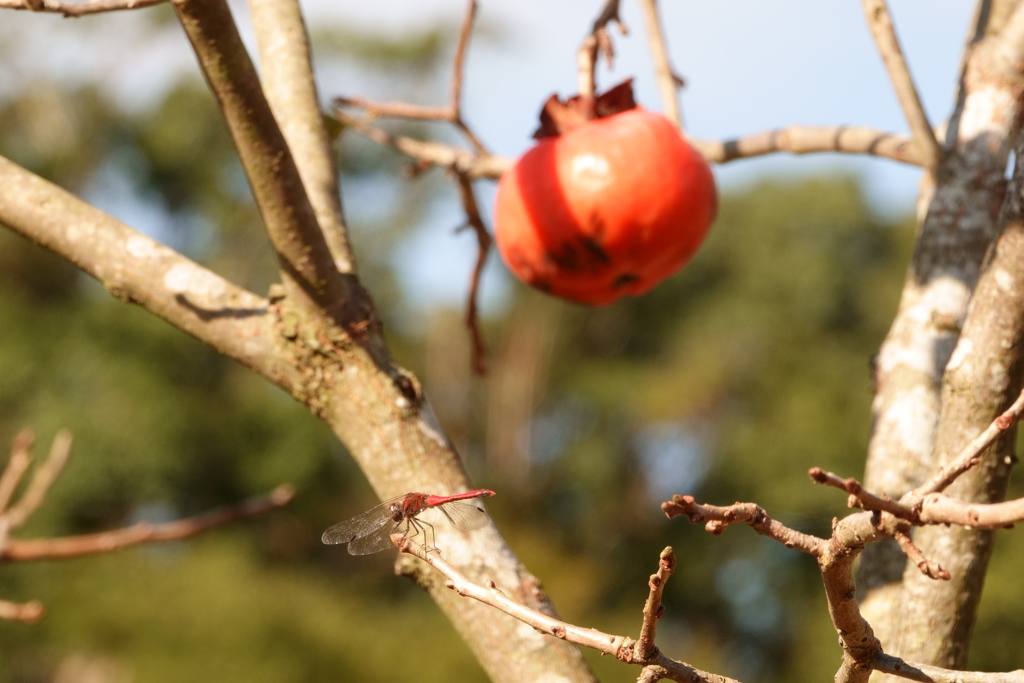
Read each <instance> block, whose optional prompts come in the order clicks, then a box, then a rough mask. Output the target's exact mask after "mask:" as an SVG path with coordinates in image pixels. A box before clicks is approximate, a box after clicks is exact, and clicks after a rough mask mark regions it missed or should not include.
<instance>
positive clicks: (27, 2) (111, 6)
mask: <svg viewBox="0 0 1024 683" xmlns="http://www.w3.org/2000/svg"><path fill="white" fill-rule="evenodd" d="M165 2H168V0H89V2H57V0H0V9H15V10H29V11H31V12H52V13H54V14H63V15H64V16H65V17H81V16H85V15H86V14H99V13H101V12H118V11H121V10H129V9H142V8H144V7H153V6H154V5H162V4H163V3H165Z"/></svg>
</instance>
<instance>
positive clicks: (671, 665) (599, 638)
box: [392, 534, 737, 683]
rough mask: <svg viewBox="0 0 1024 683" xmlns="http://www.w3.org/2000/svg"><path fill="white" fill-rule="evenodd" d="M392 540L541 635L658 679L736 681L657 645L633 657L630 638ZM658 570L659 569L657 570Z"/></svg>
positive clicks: (461, 589)
mask: <svg viewBox="0 0 1024 683" xmlns="http://www.w3.org/2000/svg"><path fill="white" fill-rule="evenodd" d="M392 540H393V541H394V542H395V545H396V546H398V549H399V551H401V552H402V553H405V554H408V555H412V556H414V557H417V558H419V559H420V560H422V561H424V562H426V563H427V564H429V565H430V566H431V567H433V568H434V569H436V570H437V571H438V572H440V573H441V574H443V575H444V576H445V577H446V578H447V579H448V580H447V581H446V582H445V586H446V587H447V588H449V589H451V590H453V591H455V592H456V593H458V594H459V595H460V596H462V597H468V598H473V599H474V600H478V601H479V602H482V603H483V604H485V605H489V606H491V607H494V608H495V609H498V610H500V611H502V612H504V613H505V614H507V615H509V616H511V617H514V618H515V619H518V620H519V621H521V622H523V623H524V624H527V625H529V626H532V627H533V628H534V629H535V630H536V631H539V632H540V633H542V634H544V635H547V636H552V637H554V638H558V639H560V640H565V641H568V642H570V643H575V644H576V645H582V646H584V647H589V648H591V649H594V650H597V651H598V652H601V653H603V654H607V655H612V656H613V657H616V658H617V659H619V660H620V661H623V662H627V663H633V664H639V665H641V666H645V667H646V666H649V665H653V666H654V667H657V668H658V669H660V670H661V671H660V672H659V674H660V675H659V678H669V679H671V680H673V681H684V682H686V683H737V681H734V680H733V679H731V678H727V677H725V676H719V675H717V674H712V673H708V672H706V671H701V670H700V669H695V668H693V667H691V666H690V665H689V664H686V663H684V662H679V661H676V660H674V659H670V658H668V657H666V656H665V655H664V654H662V653H661V652H658V651H657V649H656V648H655V649H654V650H653V651H652V654H651V658H650V659H636V658H635V655H634V645H635V642H634V641H633V640H632V639H631V638H628V637H626V636H617V635H612V634H610V633H602V632H601V631H598V630H596V629H591V628H582V627H580V626H575V625H574V624H570V623H568V622H565V621H561V620H559V619H555V618H554V617H551V616H549V615H547V614H543V613H542V612H538V611H537V610H533V609H530V608H529V607H525V606H523V605H521V604H519V603H517V602H515V601H513V600H511V599H509V597H508V596H506V595H505V594H504V593H503V592H501V591H500V590H498V588H497V587H496V586H495V585H494V582H492V581H488V582H487V586H486V587H484V586H479V585H477V584H475V583H473V582H472V581H470V580H469V579H467V578H466V577H465V576H463V575H462V574H461V573H460V572H459V571H458V570H457V569H455V568H454V567H452V566H451V565H450V564H448V563H447V562H446V561H445V560H443V559H442V558H441V556H440V553H434V552H431V553H428V552H426V551H425V550H424V548H423V546H421V545H420V544H418V543H416V542H415V541H413V540H412V539H409V538H407V537H405V536H403V535H401V534H395V535H394V536H392ZM660 572H661V569H659V573H660ZM666 576H667V574H666Z"/></svg>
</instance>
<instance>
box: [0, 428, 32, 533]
mask: <svg viewBox="0 0 1024 683" xmlns="http://www.w3.org/2000/svg"><path fill="white" fill-rule="evenodd" d="M35 440H36V435H35V433H34V432H33V431H32V430H31V429H23V430H21V431H20V432H18V435H17V436H15V437H14V442H13V443H12V444H11V459H10V460H8V461H7V466H6V467H5V468H4V473H3V475H0V513H2V512H3V511H4V510H6V509H7V504H8V503H10V502H11V497H12V496H13V495H14V491H15V489H17V488H18V484H19V483H21V478H22V476H24V474H25V470H27V469H28V466H29V463H31V462H32V443H33V442H34V441H35Z"/></svg>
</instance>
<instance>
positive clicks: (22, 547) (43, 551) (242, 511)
mask: <svg viewBox="0 0 1024 683" xmlns="http://www.w3.org/2000/svg"><path fill="white" fill-rule="evenodd" d="M294 495H295V490H294V489H293V488H292V487H291V485H289V484H282V485H281V486H278V487H277V488H276V489H274V490H273V491H271V492H270V493H269V494H267V495H263V496H257V497H255V498H250V499H249V500H247V501H245V502H243V503H241V504H239V505H232V506H226V507H222V508H219V509H216V510H211V511H210V512H206V513H203V514H201V515H197V516H195V517H188V518H186V519H180V520H178V521H176V522H167V523H163V524H152V523H150V522H139V523H138V524H135V525H133V526H130V527H126V528H124V529H117V530H114V531H103V532H100V533H97V534H88V535H84V536H67V537H64V538H46V539H31V540H21V539H11V540H10V541H9V543H8V545H7V547H6V548H5V549H4V550H3V552H2V553H0V562H31V561H35V560H57V559H67V558H69V557H80V556H82V555H93V554H96V553H109V552H114V551H115V550H121V549H123V548H127V547H129V546H133V545H139V544H140V543H156V542H161V541H177V540H181V539H184V538H190V537H192V536H195V535H197V534H201V533H203V532H206V531H210V530H211V529H216V528H218V527H222V526H225V525H227V524H231V523H232V522H237V521H239V520H242V519H247V518H249V517H256V516H258V515H262V514H264V513H266V512H269V511H271V510H276V509H277V508H280V507H284V506H285V505H287V504H288V503H289V502H290V501H291V499H292V498H293V497H294Z"/></svg>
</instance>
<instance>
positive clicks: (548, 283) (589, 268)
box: [495, 108, 718, 306]
mask: <svg viewBox="0 0 1024 683" xmlns="http://www.w3.org/2000/svg"><path fill="white" fill-rule="evenodd" d="M717 208H718V199H717V193H716V190H715V181H714V177H713V176H712V173H711V168H710V167H709V166H708V163H707V161H705V160H704V158H703V157H702V156H701V155H700V153H699V152H697V150H695V149H694V148H693V147H691V146H690V145H689V143H687V142H686V140H684V139H683V137H682V135H680V133H679V131H678V130H676V128H675V127H674V126H673V125H672V124H671V123H670V122H669V121H668V120H667V119H666V118H665V117H663V116H661V115H660V114H656V113H654V112H649V111H647V110H644V109H640V108H636V109H628V110H626V111H623V112H621V113H617V114H613V115H611V116H607V117H605V118H597V119H593V120H590V121H586V122H584V123H581V124H578V125H574V126H573V127H572V128H570V129H569V130H567V131H565V132H563V133H562V134H560V135H555V136H550V137H545V138H542V139H541V140H540V142H539V143H538V144H537V145H536V146H535V147H533V148H532V149H531V150H529V151H528V152H526V154H524V155H523V156H522V157H520V158H519V160H518V161H517V162H516V163H515V165H514V166H513V168H511V169H510V170H509V171H507V172H506V173H505V174H504V175H503V176H502V178H501V181H500V183H499V184H498V196H497V200H496V202H495V237H496V241H497V244H498V250H499V251H500V253H501V255H502V258H503V259H504V261H505V263H506V264H507V265H508V267H509V269H510V270H511V271H512V272H513V273H514V274H515V275H516V277H518V278H519V279H520V280H522V281H523V282H525V283H527V284H529V285H532V286H533V287H536V288H538V289H541V290H543V291H545V292H548V293H549V294H552V295H554V296H559V297H562V298H565V299H570V300H572V301H577V302H580V303H584V304H590V305H593V306H602V305H606V304H610V303H612V302H613V301H615V300H616V299H619V298H621V297H623V296H626V295H630V296H637V295H640V294H643V293H645V292H647V291H648V290H650V289H651V288H652V287H654V286H655V285H656V284H658V283H659V282H661V281H662V280H664V279H665V278H667V277H669V276H670V275H672V274H673V273H675V272H676V271H678V270H679V269H680V268H682V267H683V266H684V265H686V263H688V262H689V260H690V259H691V258H692V257H693V255H694V254H695V253H696V252H697V249H698V248H699V247H700V245H701V243H702V242H703V241H704V237H705V236H706V235H707V232H708V228H710V226H711V223H712V221H713V220H714V218H715V214H716V211H717Z"/></svg>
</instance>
